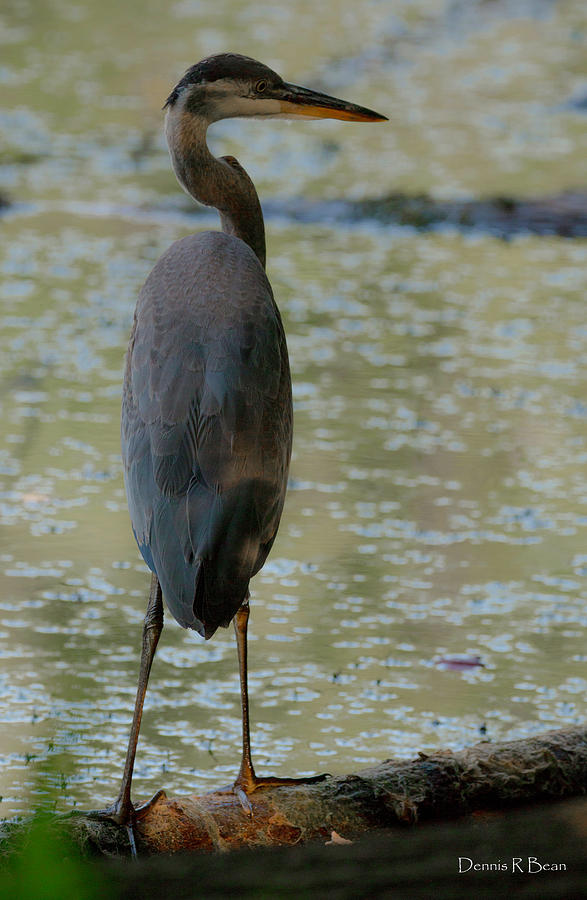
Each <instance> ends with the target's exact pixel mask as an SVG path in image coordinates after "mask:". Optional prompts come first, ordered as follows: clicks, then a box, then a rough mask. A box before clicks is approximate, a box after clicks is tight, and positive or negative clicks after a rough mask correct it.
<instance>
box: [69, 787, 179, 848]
mask: <svg viewBox="0 0 587 900" xmlns="http://www.w3.org/2000/svg"><path fill="white" fill-rule="evenodd" d="M166 797H167V794H166V793H165V791H163V790H160V791H157V792H156V793H155V794H153V796H152V797H151V799H150V800H147V801H146V803H141V805H140V806H133V804H132V803H131V802H130V800H125V798H123V797H119V798H118V799H117V800H115V801H114V803H113V804H112V805H111V806H108V807H106V809H91V810H89V812H85V813H82V815H85V816H86V817H87V818H88V819H109V820H110V821H111V822H114V823H115V824H116V825H120V826H123V827H124V828H126V833H127V835H128V843H129V847H130V855H131V856H132V858H133V859H136V858H137V842H136V838H135V832H134V826H135V824H136V823H137V822H139V821H140V820H141V819H143V818H144V817H145V816H146V815H147V813H148V812H149V810H150V809H151V807H153V806H154V805H155V804H156V803H157V801H158V800H161V799H165V798H166Z"/></svg>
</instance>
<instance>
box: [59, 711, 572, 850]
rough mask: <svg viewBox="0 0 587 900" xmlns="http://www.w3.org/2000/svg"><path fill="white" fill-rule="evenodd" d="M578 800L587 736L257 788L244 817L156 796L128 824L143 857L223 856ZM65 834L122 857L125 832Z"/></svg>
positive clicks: (554, 737) (224, 808)
mask: <svg viewBox="0 0 587 900" xmlns="http://www.w3.org/2000/svg"><path fill="white" fill-rule="evenodd" d="M585 793H587V728H585V727H583V728H570V729H565V730H563V731H553V732H548V733H547V734H543V735H539V736H536V737H532V738H527V739H525V740H518V741H511V742H507V743H500V744H494V743H490V742H483V743H480V744H477V745H476V746H474V747H471V748H468V749H466V750H462V751H460V752H457V753H452V752H449V751H438V752H435V753H431V754H423V753H421V754H419V757H418V758H417V759H415V760H413V761H411V762H406V761H397V760H395V761H394V760H387V761H385V762H383V763H381V764H380V765H378V766H376V767H374V768H370V769H365V770H363V771H361V772H359V773H357V774H356V775H346V776H337V777H329V778H327V779H326V780H324V781H323V782H319V783H317V784H312V785H291V786H287V787H272V788H262V789H260V790H258V791H257V792H255V793H254V794H252V795H251V797H250V799H251V803H252V806H253V816H252V817H249V816H247V815H246V814H245V813H244V811H243V809H242V807H241V805H240V803H239V802H238V800H237V798H236V797H235V796H234V795H233V794H231V793H222V792H212V793H207V794H202V795H198V796H187V797H176V798H167V797H165V796H162V797H161V798H160V799H159V800H158V801H157V802H156V803H155V804H154V805H153V806H152V807H151V808H150V809H149V811H148V812H147V814H146V815H145V816H144V818H142V819H140V821H138V822H137V824H136V837H137V842H138V845H139V849H140V852H141V853H143V854H157V853H175V852H178V851H184V850H199V851H207V852H212V851H217V850H221V851H226V850H232V849H237V848H242V847H260V846H283V845H293V844H302V843H308V842H313V841H322V842H325V841H328V840H329V839H331V835H332V832H333V831H334V832H336V833H337V835H340V836H342V837H343V838H346V839H356V838H357V837H359V836H360V835H361V834H363V833H365V832H367V831H371V830H376V829H382V828H391V827H394V826H398V825H401V824H414V823H417V822H424V821H427V820H432V819H436V820H438V819H444V818H454V817H457V816H462V815H466V814H468V813H472V812H476V811H481V810H489V809H505V808H508V807H511V806H513V805H517V804H528V803H535V802H540V801H545V800H554V799H561V798H564V797H573V796H578V795H581V794H585ZM69 821H70V824H71V828H72V831H73V835H74V837H75V840H76V841H77V843H79V844H80V845H81V846H82V847H83V848H84V849H85V850H86V851H89V852H91V853H99V854H104V855H117V854H124V853H127V852H128V840H127V836H126V831H125V829H121V828H118V827H117V826H115V825H114V824H112V823H110V822H108V821H104V820H95V819H92V818H90V817H87V816H85V815H80V814H77V815H75V816H73V817H72V818H71V819H70V820H69Z"/></svg>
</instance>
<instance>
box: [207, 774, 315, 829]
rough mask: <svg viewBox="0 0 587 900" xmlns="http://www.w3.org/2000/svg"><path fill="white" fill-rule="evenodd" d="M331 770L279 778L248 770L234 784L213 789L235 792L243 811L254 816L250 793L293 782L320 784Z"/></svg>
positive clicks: (222, 791)
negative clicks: (263, 775)
mask: <svg viewBox="0 0 587 900" xmlns="http://www.w3.org/2000/svg"><path fill="white" fill-rule="evenodd" d="M330 777H331V776H330V773H329V772H324V773H323V774H322V775H310V776H308V777H306V778H279V777H278V776H275V775H268V776H265V777H259V776H258V775H255V774H254V773H252V774H251V773H249V772H247V773H246V774H245V775H243V773H242V772H241V773H239V775H238V778H237V779H236V781H235V782H234V784H232V785H228V786H227V787H223V788H217V790H216V791H213V793H215V794H234V795H235V796H236V798H237V800H238V801H239V803H240V805H241V806H242V809H243V812H244V813H245V814H246V815H247V816H250V817H251V818H252V817H253V806H252V804H251V801H250V799H249V795H250V794H252V793H254V792H255V791H257V790H259V789H260V788H264V787H287V786H288V785H293V784H318V783H319V782H320V781H324V780H325V779H326V778H330Z"/></svg>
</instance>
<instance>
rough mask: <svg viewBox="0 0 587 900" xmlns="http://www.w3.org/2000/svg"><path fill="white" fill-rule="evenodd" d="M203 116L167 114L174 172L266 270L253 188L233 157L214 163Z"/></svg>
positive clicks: (263, 231) (215, 160) (257, 205)
mask: <svg viewBox="0 0 587 900" xmlns="http://www.w3.org/2000/svg"><path fill="white" fill-rule="evenodd" d="M208 124H209V123H208V122H207V120H206V119H205V118H204V117H203V116H202V117H200V116H194V115H190V117H189V119H188V118H186V116H181V117H179V116H177V115H174V110H170V111H169V112H168V114H167V120H166V123H165V134H166V137H167V144H168V146H169V153H170V155H171V162H172V164H173V169H174V172H175V174H176V176H177V179H178V181H179V183H180V184H181V186H182V187H183V188H184V190H186V191H187V192H188V194H190V195H191V196H192V197H193V198H194V199H195V200H197V201H198V202H199V203H203V204H204V206H215V207H216V209H217V210H218V212H219V214H220V223H221V225H222V230H223V231H224V232H226V233H227V234H234V235H235V236H236V237H238V238H240V239H241V240H242V241H244V242H245V243H246V244H248V245H249V247H250V248H251V249H252V250H254V252H255V253H256V254H257V257H258V258H259V261H260V263H261V265H262V266H263V268H264V267H265V226H264V224H263V213H262V211H261V204H260V203H259V197H258V196H257V191H256V190H255V185H254V184H253V182H252V181H251V179H250V178H249V176H248V175H247V173H246V172H245V170H244V169H243V167H242V166H241V165H240V163H239V162H238V161H237V160H236V159H235V158H234V156H223V157H221V158H220V159H216V157H215V156H213V155H212V154H211V153H210V151H209V150H208V145H207V143H206V130H207V128H208Z"/></svg>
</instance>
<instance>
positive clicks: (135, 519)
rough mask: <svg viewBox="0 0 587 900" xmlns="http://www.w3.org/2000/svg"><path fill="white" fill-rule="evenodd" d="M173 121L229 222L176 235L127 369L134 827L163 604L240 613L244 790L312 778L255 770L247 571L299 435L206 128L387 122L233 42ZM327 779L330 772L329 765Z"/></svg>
mask: <svg viewBox="0 0 587 900" xmlns="http://www.w3.org/2000/svg"><path fill="white" fill-rule="evenodd" d="M164 108H165V109H166V110H167V114H166V123H165V133H166V136H167V143H168V145H169V152H170V154H171V161H172V163H173V169H174V171H175V174H176V176H177V178H178V180H179V182H180V184H181V185H182V187H183V188H184V189H185V190H186V191H187V193H188V194H191V196H192V197H193V198H194V199H195V200H198V201H199V202H200V203H203V204H205V205H206V206H215V207H216V208H217V210H218V212H219V213H220V220H221V224H222V232H216V231H206V232H203V233H200V234H194V235H190V236H189V237H186V238H183V239H182V240H179V241H176V242H175V243H174V244H172V246H171V247H170V248H169V249H168V250H167V251H166V252H165V253H164V254H163V255H162V256H161V258H160V259H159V260H158V262H157V263H156V265H155V267H154V269H153V271H152V272H151V274H150V275H149V277H148V278H147V281H146V282H145V285H144V287H143V288H142V290H141V292H140V294H139V299H138V303H137V307H136V311H135V317H134V324H133V328H132V333H131V337H130V343H129V348H128V354H127V359H126V371H125V376H124V392H123V402H122V455H123V460H124V475H125V483H126V491H127V496H128V504H129V509H130V516H131V520H132V526H133V531H134V534H135V537H136V540H137V543H138V545H139V549H140V551H141V553H142V555H143V558H144V560H145V562H146V563H147V565H148V566H149V568H150V569H151V572H152V573H153V574H152V578H151V591H150V597H149V603H148V607H147V613H146V616H145V622H144V629H143V646H142V654H141V666H140V675H139V684H138V688H137V698H136V705H135V710H134V717H133V723H132V728H131V733H130V739H129V745H128V752H127V757H126V763H125V767H124V775H123V779H122V784H121V789H120V794H119V797H118V799H117V800H116V802H115V803H114V804H113V805H112V806H111V807H110V808H109V809H108V810H104V811H103V813H102V814H103V815H107V816H108V817H110V818H112V819H114V820H115V821H117V822H118V823H120V824H125V825H127V827H128V828H129V837H130V839H131V843H133V841H134V839H133V835H132V822H133V821H134V819H136V818H137V817H138V816H140V815H141V812H144V811H145V810H146V809H147V808H148V806H149V804H150V803H151V802H152V801H149V803H148V804H145V805H144V806H143V807H140V808H139V809H135V808H134V807H133V805H132V803H131V779H132V772H133V767H134V759H135V752H136V747H137V741H138V734H139V727H140V721H141V715H142V709H143V701H144V698H145V693H146V689H147V681H148V677H149V672H150V669H151V663H152V661H153V657H154V654H155V649H156V647H157V642H158V640H159V636H160V634H161V630H162V628H163V601H162V597H165V600H166V602H167V606H168V607H169V609H170V611H171V613H172V614H173V616H174V617H175V618H176V619H177V621H178V622H179V624H180V625H183V627H184V628H193V629H194V630H195V631H198V632H199V633H200V634H201V635H203V637H205V638H206V639H208V638H211V637H212V635H213V634H214V632H215V631H216V629H217V628H218V626H219V625H222V626H227V625H229V624H230V622H231V620H233V619H234V624H235V630H236V639H237V647H238V658H239V670H240V684H241V704H242V727H243V752H242V761H241V766H240V771H239V773H238V776H237V779H236V781H235V783H234V786H233V790H234V791H235V793H236V795H237V796H238V798H239V799H240V801H241V804H242V806H243V808H244V809H245V810H246V811H248V812H250V810H251V806H250V802H249V800H248V798H247V795H248V794H250V793H252V792H253V791H254V790H255V789H256V788H258V787H259V786H261V785H266V784H284V783H285V784H289V783H291V782H294V781H297V780H307V779H275V778H259V777H257V775H256V774H255V771H254V769H253V764H252V761H251V752H250V742H249V714H248V697H247V655H246V650H247V644H246V640H247V622H248V617H249V581H250V579H251V578H252V577H253V575H255V574H256V573H257V572H258V571H259V569H260V568H261V566H262V565H263V563H264V562H265V559H266V557H267V554H268V553H269V551H270V549H271V546H272V544H273V541H274V540H275V536H276V534H277V529H278V526H279V520H280V517H281V512H282V509H283V503H284V499H285V492H286V484H287V477H288V469H289V461H290V454H291V442H292V400H291V379H290V374H289V364H288V357H287V346H286V342H285V334H284V331H283V326H282V323H281V317H280V315H279V310H278V308H277V306H276V304H275V300H274V299H273V293H272V291H271V286H270V284H269V281H268V280H267V276H266V274H265V231H264V225H263V215H262V212H261V206H260V204H259V198H258V197H257V192H256V191H255V187H254V185H253V183H252V181H251V179H250V178H249V176H248V175H247V173H246V172H245V170H244V169H243V168H242V166H241V165H240V164H239V163H238V162H237V160H236V159H235V158H234V157H232V156H224V157H221V158H220V159H216V158H215V157H214V156H212V154H211V153H210V151H209V150H208V147H207V144H206V130H207V128H208V126H209V125H210V124H211V123H212V122H216V121H218V120H219V119H226V118H230V117H233V116H263V117H266V116H274V117H282V118H292V117H312V118H332V119H348V120H351V121H355V122H376V121H382V120H384V119H385V117H384V116H380V115H379V114H378V113H376V112H373V111H372V110H369V109H365V108H363V107H361V106H356V105H355V104H353V103H345V102H344V101H343V100H337V99H335V98H333V97H329V96H328V95H326V94H322V93H319V92H317V91H310V90H307V89H306V88H302V87H298V86H296V85H293V84H287V83H286V82H284V81H283V79H282V78H281V77H280V76H279V75H278V74H277V73H276V72H274V71H272V70H271V69H269V68H268V67H267V66H265V65H263V64H262V63H260V62H257V61H256V60H254V59H250V58H248V57H246V56H240V55H237V54H233V53H225V54H224V53H223V54H220V55H218V56H211V57H208V58H207V59H203V60H202V61H201V62H199V63H196V65H194V66H192V67H191V68H190V69H188V70H187V72H186V73H185V75H184V76H183V78H182V79H181V81H179V82H178V84H177V85H176V86H175V87H174V88H173V90H172V92H171V93H170V95H169V97H168V98H167V101H166V103H165V107H164ZM318 777H319V778H320V777H323V776H318Z"/></svg>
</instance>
